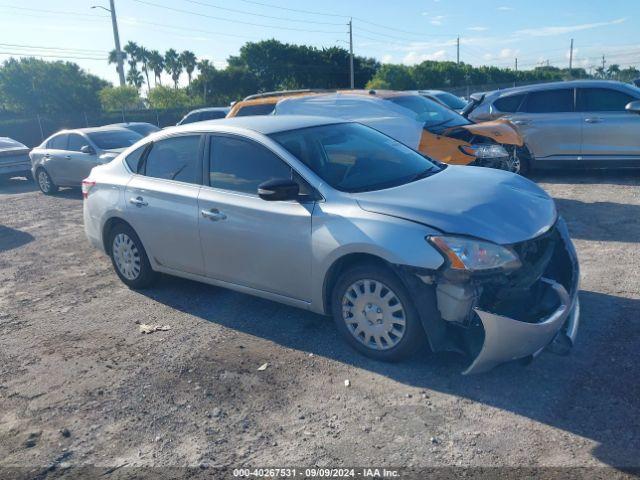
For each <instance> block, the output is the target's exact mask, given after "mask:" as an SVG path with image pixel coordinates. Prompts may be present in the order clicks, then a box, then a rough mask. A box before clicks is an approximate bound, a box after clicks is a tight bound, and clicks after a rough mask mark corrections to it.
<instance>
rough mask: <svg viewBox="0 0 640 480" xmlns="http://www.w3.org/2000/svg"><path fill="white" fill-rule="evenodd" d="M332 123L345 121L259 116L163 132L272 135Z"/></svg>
mask: <svg viewBox="0 0 640 480" xmlns="http://www.w3.org/2000/svg"><path fill="white" fill-rule="evenodd" d="M332 123H344V120H340V119H336V118H326V117H309V116H302V115H283V116H277V115H257V116H247V117H233V118H221V119H219V120H206V121H204V122H197V123H189V124H187V125H180V126H178V127H171V128H166V129H164V130H162V132H163V133H164V132H167V133H171V132H214V131H227V130H228V131H231V130H243V129H244V130H252V131H254V132H258V133H261V134H263V135H270V134H272V133H277V132H284V131H287V130H297V129H299V128H307V127H317V126H320V125H330V124H332ZM158 133H159V132H158Z"/></svg>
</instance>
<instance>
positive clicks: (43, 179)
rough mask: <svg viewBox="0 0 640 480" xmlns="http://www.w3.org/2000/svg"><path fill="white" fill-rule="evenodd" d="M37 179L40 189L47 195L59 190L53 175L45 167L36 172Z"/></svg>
mask: <svg viewBox="0 0 640 480" xmlns="http://www.w3.org/2000/svg"><path fill="white" fill-rule="evenodd" d="M36 180H37V181H38V187H39V188H40V191H41V192H42V193H44V194H45V195H53V194H54V193H57V192H58V186H57V185H56V184H55V183H53V180H52V179H51V176H50V175H49V173H48V172H47V171H46V170H45V169H44V168H40V169H39V170H38V171H37V172H36Z"/></svg>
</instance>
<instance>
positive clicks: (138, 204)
mask: <svg viewBox="0 0 640 480" xmlns="http://www.w3.org/2000/svg"><path fill="white" fill-rule="evenodd" d="M129 203H130V204H132V205H135V206H136V207H146V206H147V205H149V204H148V203H147V202H145V201H144V198H142V197H135V198H134V197H132V198H130V199H129Z"/></svg>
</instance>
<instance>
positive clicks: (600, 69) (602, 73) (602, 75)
mask: <svg viewBox="0 0 640 480" xmlns="http://www.w3.org/2000/svg"><path fill="white" fill-rule="evenodd" d="M605 76H606V71H605V69H604V67H598V68H596V77H598V78H605Z"/></svg>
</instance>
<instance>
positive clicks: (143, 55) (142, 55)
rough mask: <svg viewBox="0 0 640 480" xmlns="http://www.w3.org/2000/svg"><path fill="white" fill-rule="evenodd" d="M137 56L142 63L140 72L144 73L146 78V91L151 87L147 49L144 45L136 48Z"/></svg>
mask: <svg viewBox="0 0 640 480" xmlns="http://www.w3.org/2000/svg"><path fill="white" fill-rule="evenodd" d="M138 58H139V59H140V62H141V63H142V73H144V76H145V78H146V79H147V91H148V90H149V89H151V83H149V50H147V49H146V48H144V47H140V48H139V49H138Z"/></svg>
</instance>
